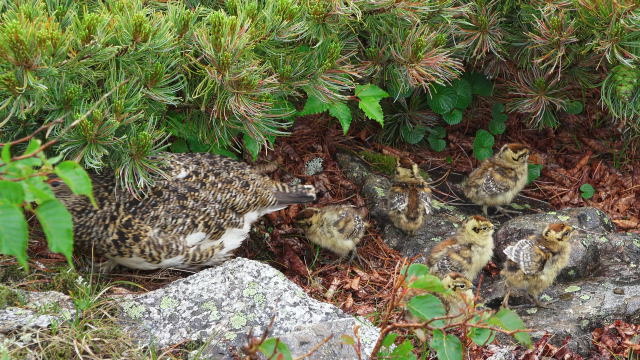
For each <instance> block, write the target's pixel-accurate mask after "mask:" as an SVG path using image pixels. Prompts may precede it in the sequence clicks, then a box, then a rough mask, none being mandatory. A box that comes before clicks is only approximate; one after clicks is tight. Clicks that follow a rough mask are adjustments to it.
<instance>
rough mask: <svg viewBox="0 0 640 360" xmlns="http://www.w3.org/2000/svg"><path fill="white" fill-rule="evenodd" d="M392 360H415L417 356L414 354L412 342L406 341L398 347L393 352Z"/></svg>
mask: <svg viewBox="0 0 640 360" xmlns="http://www.w3.org/2000/svg"><path fill="white" fill-rule="evenodd" d="M390 358H391V359H398V360H400V359H402V360H413V359H416V355H415V354H414V353H413V344H411V341H409V340H405V341H403V342H402V344H400V345H398V346H396V347H395V348H394V349H393V351H392V352H391V356H390Z"/></svg>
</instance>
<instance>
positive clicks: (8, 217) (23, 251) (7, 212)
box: [0, 202, 29, 269]
mask: <svg viewBox="0 0 640 360" xmlns="http://www.w3.org/2000/svg"><path fill="white" fill-rule="evenodd" d="M0 219H2V225H0V253H2V254H5V255H11V256H15V257H16V260H17V261H18V263H19V264H20V265H22V267H24V268H25V269H28V268H29V265H28V263H27V244H28V242H29V227H28V225H27V220H26V219H25V217H24V213H23V212H22V208H20V207H18V206H17V205H15V204H7V203H2V202H0Z"/></svg>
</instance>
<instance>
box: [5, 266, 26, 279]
mask: <svg viewBox="0 0 640 360" xmlns="http://www.w3.org/2000/svg"><path fill="white" fill-rule="evenodd" d="M25 275H26V273H25V271H24V270H22V268H21V267H20V266H18V265H8V266H2V267H1V268H0V283H3V284H8V283H12V282H17V281H20V280H22V279H24V277H25Z"/></svg>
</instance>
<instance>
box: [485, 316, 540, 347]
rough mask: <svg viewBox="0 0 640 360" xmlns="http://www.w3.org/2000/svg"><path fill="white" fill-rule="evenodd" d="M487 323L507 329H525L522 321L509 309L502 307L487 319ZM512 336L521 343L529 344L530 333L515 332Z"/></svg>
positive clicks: (530, 342)
mask: <svg viewBox="0 0 640 360" xmlns="http://www.w3.org/2000/svg"><path fill="white" fill-rule="evenodd" d="M488 322H489V324H492V325H496V326H498V327H501V328H502V329H505V330H507V331H513V330H521V329H526V327H525V326H524V322H523V321H522V319H521V318H520V316H518V314H516V313H515V312H513V311H512V310H510V309H505V308H502V309H500V311H498V312H497V313H495V314H494V315H493V316H492V317H491V318H489V320H488ZM514 337H515V339H516V340H518V342H520V343H521V344H523V345H526V346H531V344H532V341H531V335H529V334H528V333H525V332H520V333H515V334H514Z"/></svg>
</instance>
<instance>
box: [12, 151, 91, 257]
mask: <svg viewBox="0 0 640 360" xmlns="http://www.w3.org/2000/svg"><path fill="white" fill-rule="evenodd" d="M24 141H29V145H28V146H27V148H26V149H25V150H24V151H23V152H22V153H21V154H20V155H18V154H14V155H12V151H11V147H12V146H13V145H17V144H19V143H20V142H21V141H17V142H13V143H4V144H2V156H1V161H0V217H1V218H2V219H4V220H5V221H4V222H3V225H2V226H0V253H2V254H6V255H12V256H15V257H16V259H17V260H18V262H19V263H20V265H22V266H23V267H24V268H28V264H27V243H28V241H29V232H28V224H27V220H26V218H25V211H28V212H33V213H35V215H36V217H37V219H38V221H39V222H40V225H41V226H42V229H43V230H44V233H45V235H46V238H47V243H48V245H49V249H50V250H51V251H53V252H58V253H61V254H63V255H64V256H65V257H66V258H67V260H68V262H69V264H71V255H72V253H73V224H72V220H71V214H69V212H68V211H67V209H66V208H65V207H64V205H63V204H62V203H61V202H60V200H58V199H56V197H55V195H54V193H53V191H52V190H51V188H50V187H49V185H48V184H47V176H48V175H49V174H52V173H55V174H56V175H57V176H58V177H60V178H61V179H62V180H63V181H64V182H65V183H66V184H67V185H68V186H69V188H70V189H71V190H72V191H73V192H74V193H75V194H77V195H86V196H88V197H89V199H91V202H92V204H93V205H94V206H97V205H96V202H95V200H94V198H93V194H92V191H91V179H90V178H89V175H88V174H87V173H86V172H85V171H84V169H82V168H81V167H80V165H78V164H77V163H75V162H72V161H63V162H60V160H61V159H62V156H56V157H54V158H47V157H46V156H45V155H44V152H43V149H44V148H46V146H47V144H44V145H43V144H42V143H41V141H40V140H37V139H30V140H29V139H25V140H24ZM34 204H35V206H34Z"/></svg>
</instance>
